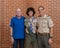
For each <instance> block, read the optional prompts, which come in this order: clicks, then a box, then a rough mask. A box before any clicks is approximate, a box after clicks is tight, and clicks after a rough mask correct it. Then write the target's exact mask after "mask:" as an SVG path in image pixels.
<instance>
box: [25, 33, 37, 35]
mask: <svg viewBox="0 0 60 48" xmlns="http://www.w3.org/2000/svg"><path fill="white" fill-rule="evenodd" d="M26 34H28V35H30V34H34V35H36V33H26Z"/></svg>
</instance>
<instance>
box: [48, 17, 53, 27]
mask: <svg viewBox="0 0 60 48" xmlns="http://www.w3.org/2000/svg"><path fill="white" fill-rule="evenodd" d="M48 21H49V23H48V24H49V28H51V27H53V26H54V23H53V21H52V19H51V17H49V18H48Z"/></svg>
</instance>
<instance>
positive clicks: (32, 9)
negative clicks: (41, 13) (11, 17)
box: [26, 7, 35, 16]
mask: <svg viewBox="0 0 60 48" xmlns="http://www.w3.org/2000/svg"><path fill="white" fill-rule="evenodd" d="M30 11H32V12H33V16H34V14H35V10H34V8H32V7H29V8H27V11H26V14H27V15H28V16H29V14H28V13H29V12H30Z"/></svg>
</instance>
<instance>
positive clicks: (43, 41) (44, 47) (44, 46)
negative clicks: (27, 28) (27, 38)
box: [38, 34, 51, 48]
mask: <svg viewBox="0 0 60 48" xmlns="http://www.w3.org/2000/svg"><path fill="white" fill-rule="evenodd" d="M48 40H49V34H48V35H41V34H38V48H51V46H50V45H49V43H48Z"/></svg>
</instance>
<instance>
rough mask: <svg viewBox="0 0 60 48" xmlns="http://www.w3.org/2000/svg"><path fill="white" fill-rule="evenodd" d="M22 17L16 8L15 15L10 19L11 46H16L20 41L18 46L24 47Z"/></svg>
mask: <svg viewBox="0 0 60 48" xmlns="http://www.w3.org/2000/svg"><path fill="white" fill-rule="evenodd" d="M24 19H25V17H24V16H22V12H21V9H19V8H18V9H17V10H16V16H15V17H13V18H12V19H11V22H10V26H11V39H12V43H13V48H18V42H19V43H20V48H24V38H25V32H24Z"/></svg>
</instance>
